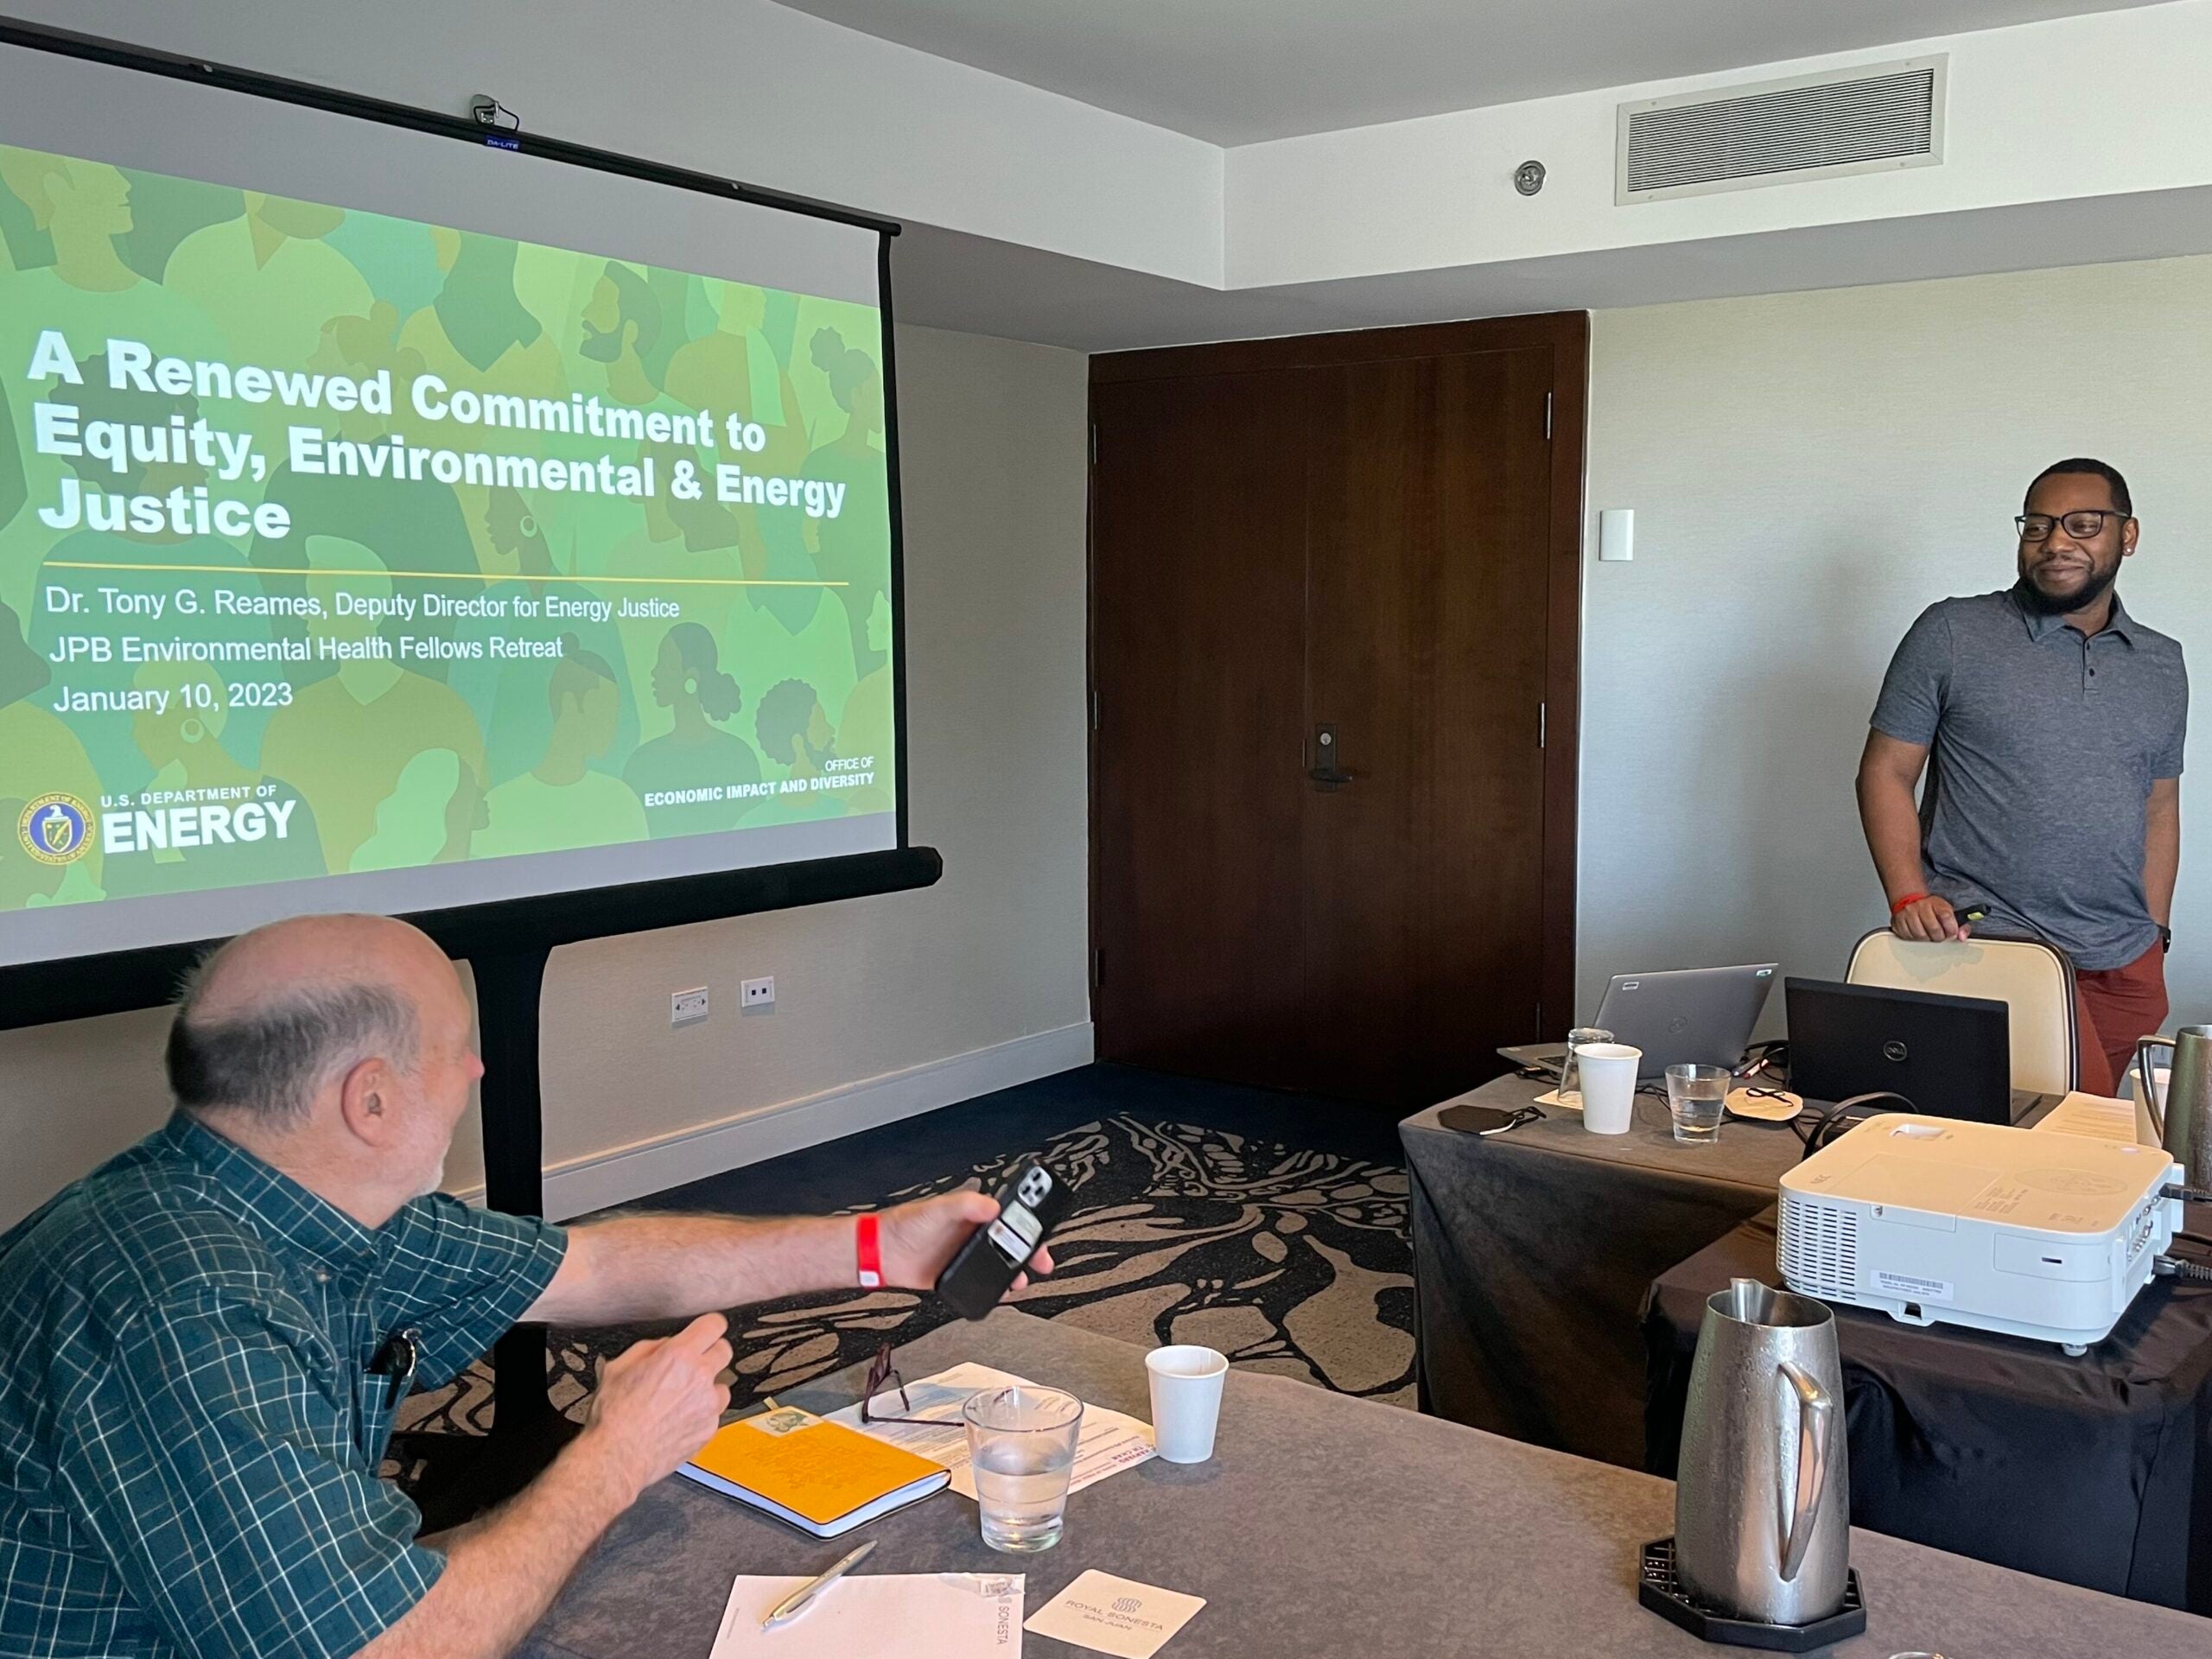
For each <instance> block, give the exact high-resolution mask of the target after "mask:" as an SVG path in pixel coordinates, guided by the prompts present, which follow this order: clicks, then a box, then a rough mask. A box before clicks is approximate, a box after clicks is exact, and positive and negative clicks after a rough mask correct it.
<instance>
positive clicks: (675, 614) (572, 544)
mask: <svg viewBox="0 0 2212 1659" xmlns="http://www.w3.org/2000/svg"><path fill="white" fill-rule="evenodd" d="M511 146H518V147H511ZM746 194H747V193H744V192H741V191H740V190H738V189H736V188H731V189H730V190H729V191H728V192H726V193H723V194H715V193H713V192H711V191H709V190H702V189H701V188H697V187H696V183H695V184H693V185H691V186H690V187H688V188H687V186H685V185H683V184H679V183H671V182H665V181H659V180H657V179H655V178H653V177H649V176H638V175H637V173H636V172H635V171H634V170H633V171H627V172H626V171H624V170H621V169H620V168H598V167H594V166H589V165H579V164H577V163H576V162H575V161H573V160H569V159H556V158H552V157H550V156H543V155H538V154H533V153H532V145H531V141H530V140H529V138H528V137H527V136H525V137H522V138H519V139H518V138H515V137H510V136H508V135H505V134H500V133H488V134H485V135H483V137H482V140H481V141H480V142H474V143H470V142H461V141H459V140H457V138H456V137H454V134H453V133H452V132H451V131H449V130H416V129H411V128H410V127H409V126H407V125H405V124H398V123H394V122H390V121H382V120H373V119H365V118H360V117H359V116H357V115H354V114H349V113H343V112H338V111H333V110H330V109H325V108H318V107H313V106H310V105H307V104H302V103H298V102H292V101H287V100H284V99H277V98H271V97H267V96H258V95H255V94H253V93H251V92H244V91H238V90H232V89H229V88H226V87H225V86H220V85H206V84H194V82H193V81H191V80H188V79H178V78H175V76H174V75H163V74H156V73H146V72H145V71H144V70H143V68H139V67H126V66H124V65H119V64H117V63H111V62H102V61H96V60H87V59H86V58H83V57H78V56H69V55H61V54H56V53H54V52H52V51H48V50H40V49H33V48H29V47H27V46H24V45H20V44H0V966H5V965H8V964H35V963H48V962H54V961H57V960H60V959H65V958H76V957H86V956H88V955H98V954H100V953H106V952H114V951H122V950H140V949H143V948H146V947H154V946H162V945H173V944H176V943H178V942H180V941H186V940H194V939H200V938H210V937H217V936H221V935H226V934H229V933H232V932H235V931H238V930H240V929H241V928H244V927H246V926H250V925H254V924H256V923H258V922H261V921H264V920H267V919H270V918H276V917H279V916H283V915H287V914H292V913H296V912H305V911H316V910H332V909H347V910H367V911H377V912H389V913H420V912H436V911H441V910H447V909H450V908H452V907H456V906H476V905H483V904H487V903H496V902H499V901H513V900H527V899H544V900H545V901H547V902H548V903H559V902H561V901H562V899H563V895H575V894H579V893H587V892H594V891H598V890H604V889H620V888H623V887H628V886H630V885H632V884H638V883H644V882H652V881H658V880H669V879H671V878H683V877H690V876H700V875H703V874H710V873H716V872H731V871H743V870H757V869H763V868H770V867H776V866H782V865H786V864H792V863H798V862H804V861H817V860H825V859H836V858H839V857H843V856H847V855H855V854H862V853H871V852H881V851H885V850H888V849H895V848H898V847H900V846H902V845H903V843H904V836H903V826H904V822H905V817H904V811H903V800H904V779H903V777H902V774H901V762H902V757H901V756H900V754H899V753H898V747H899V731H900V728H901V715H902V710H903V697H902V694H901V673H902V664H901V663H900V661H899V640H900V629H899V616H898V611H897V607H898V601H899V573H898V537H897V483H896V472H895V464H894V463H895V453H896V451H895V441H894V436H893V432H892V430H891V416H892V401H893V400H892V397H891V365H890V363H889V361H888V359H887V344H888V341H887V326H886V321H885V318H886V313H887V304H888V296H887V292H886V282H885V278H886V273H887V257H886V245H887V232H888V231H889V230H891V229H893V228H895V227H890V226H882V225H880V224H877V223H875V222H874V221H869V220H865V219H858V218H856V217H853V216H847V215H840V214H836V213H821V212H812V211H804V210H799V211H794V210H793V209H792V208H791V207H785V206H781V205H764V204H763V203H762V202H761V201H760V200H757V199H755V200H747V199H743V198H744V196H745V195H746Z"/></svg>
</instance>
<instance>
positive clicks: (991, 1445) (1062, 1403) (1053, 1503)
mask: <svg viewBox="0 0 2212 1659" xmlns="http://www.w3.org/2000/svg"><path fill="white" fill-rule="evenodd" d="M963 1414H964V1415H965V1416H966V1418H967V1421H968V1456H969V1466H970V1468H971V1470H972V1471H973V1472H974V1475H975V1478H976V1509H977V1510H978V1511H979V1512H980V1514H981V1516H982V1533H983V1541H984V1542H985V1543H986V1544H988V1545H989V1546H990V1547H991V1548H993V1549H1004V1550H1012V1551H1015V1552H1025V1551H1030V1550H1039V1549H1050V1548H1052V1546H1053V1545H1055V1544H1057V1543H1058V1542H1059V1541H1060V1531H1061V1528H1062V1525H1063V1523H1064V1518H1065V1511H1066V1509H1067V1501H1068V1480H1069V1477H1070V1476H1071V1474H1072V1473H1073V1471H1074V1469H1075V1448H1076V1440H1077V1435H1078V1433H1079V1431H1080V1429H1081V1427H1082V1422H1083V1402H1081V1401H1079V1400H1077V1399H1076V1398H1075V1397H1074V1396H1073V1395H1067V1394H1062V1393H1060V1392H1059V1391H1058V1389H1039V1388H1031V1387H1017V1388H1009V1389H987V1390H985V1391H984V1392H982V1393H981V1394H978V1395H975V1396H974V1397H973V1398H971V1399H970V1400H969V1402H968V1404H967V1406H966V1408H964V1412H963Z"/></svg>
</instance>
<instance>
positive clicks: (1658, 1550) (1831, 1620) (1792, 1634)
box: [1636, 1538, 1866, 1653]
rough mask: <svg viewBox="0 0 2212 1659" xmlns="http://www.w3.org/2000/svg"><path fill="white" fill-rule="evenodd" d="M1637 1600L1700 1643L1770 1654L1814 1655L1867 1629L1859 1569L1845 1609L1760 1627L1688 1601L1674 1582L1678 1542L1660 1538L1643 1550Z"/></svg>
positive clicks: (1851, 1578)
mask: <svg viewBox="0 0 2212 1659" xmlns="http://www.w3.org/2000/svg"><path fill="white" fill-rule="evenodd" d="M1636 1599H1637V1600H1638V1601H1639V1602H1641V1603H1642V1604H1643V1605H1644V1606H1645V1607H1647V1608H1649V1610H1650V1611H1653V1612H1655V1613H1656V1614H1658V1615H1659V1617H1660V1618H1663V1619H1665V1620H1666V1621H1667V1622H1668V1623H1669V1624H1679V1625H1680V1626H1681V1628H1682V1629H1684V1630H1688V1632H1689V1633H1690V1634H1691V1635H1692V1636H1694V1637H1697V1639H1698V1640H1699V1641H1700V1642H1711V1643H1719V1644H1721V1645H1723V1646H1726V1647H1732V1648H1763V1649H1765V1650H1766V1651H1767V1652H1769V1653H1810V1652H1811V1651H1812V1650H1813V1649H1815V1648H1825V1647H1827V1646H1830V1645H1831V1644H1833V1643H1837V1642H1841V1641H1844V1640H1846V1639H1847V1637H1854V1636H1859V1635H1861V1634H1863V1633H1864V1632H1865V1630H1866V1592H1864V1591H1862V1590H1861V1589H1860V1588H1859V1569H1858V1568H1857V1567H1851V1568H1849V1569H1848V1570H1847V1574H1846V1579H1845V1586H1844V1592H1843V1605H1842V1606H1841V1607H1840V1608H1838V1609H1837V1610H1836V1611H1834V1612H1833V1613H1831V1614H1829V1615H1828V1616H1827V1618H1816V1619H1815V1620H1814V1621H1813V1622H1812V1623H1811V1624H1760V1623H1759V1622H1758V1620H1756V1619H1749V1618H1728V1617H1726V1615H1724V1614H1721V1613H1717V1612H1714V1611H1713V1610H1712V1609H1711V1608H1708V1607H1705V1606H1702V1605H1700V1604H1698V1603H1697V1602H1694V1601H1693V1600H1691V1599H1690V1596H1689V1592H1688V1591H1686V1590H1684V1589H1683V1588H1682V1586H1681V1581H1680V1580H1677V1579H1676V1578H1675V1541H1674V1540H1673V1539H1672V1538H1662V1539H1660V1540H1658V1541H1656V1543H1649V1544H1646V1545H1645V1546H1644V1547H1643V1575H1642V1578H1641V1579H1640V1580H1639V1581H1638V1583H1637V1587H1636Z"/></svg>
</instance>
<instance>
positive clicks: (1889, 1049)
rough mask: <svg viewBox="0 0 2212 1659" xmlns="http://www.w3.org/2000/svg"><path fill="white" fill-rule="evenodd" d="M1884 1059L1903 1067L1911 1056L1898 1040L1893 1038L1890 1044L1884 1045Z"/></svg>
mask: <svg viewBox="0 0 2212 1659" xmlns="http://www.w3.org/2000/svg"><path fill="white" fill-rule="evenodd" d="M1882 1058H1884V1059H1885V1060H1894V1061H1896V1062H1897V1064H1898V1065H1904V1063H1905V1061H1906V1060H1908V1059H1909V1058H1911V1056H1910V1054H1909V1053H1907V1052H1906V1050H1905V1046H1904V1044H1903V1043H1901V1042H1899V1041H1897V1039H1896V1038H1894V1037H1892V1038H1891V1039H1890V1040H1889V1041H1888V1042H1886V1043H1884V1044H1883V1045H1882Z"/></svg>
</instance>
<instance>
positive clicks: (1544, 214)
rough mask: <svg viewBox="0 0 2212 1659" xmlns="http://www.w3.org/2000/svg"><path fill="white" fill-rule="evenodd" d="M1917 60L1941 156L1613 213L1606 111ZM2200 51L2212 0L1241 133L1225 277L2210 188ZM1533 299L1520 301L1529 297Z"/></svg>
mask: <svg viewBox="0 0 2212 1659" xmlns="http://www.w3.org/2000/svg"><path fill="white" fill-rule="evenodd" d="M1934 52H1944V53H1948V54H1950V74H1949V81H1948V89H1949V93H1948V95H1949V113H1948V129H1947V134H1948V136H1947V140H1946V143H1945V148H1944V159H1943V162H1942V165H1941V166H1939V167H1928V168H1914V169H1910V170H1906V171H1902V172H1891V173H1871V174H1861V175H1854V176H1851V177H1846V178H1835V179H1816V180H1807V181H1800V182H1797V183H1795V184H1788V185H1781V186H1775V187H1769V188H1760V189H1751V190H1738V191H1729V192H1725V193H1721V194H1713V195H1702V196H1687V197H1680V198H1675V199H1673V200H1663V201H1653V202H1640V203H1637V204H1634V205H1631V206H1630V207H1616V206H1615V205H1614V202H1613V173H1614V144H1615V141H1616V130H1615V114H1616V111H1617V110H1618V106H1619V105H1621V104H1623V103H1625V102H1629V101H1630V100H1634V99H1644V98H1662V97H1666V96H1669V95H1670V94H1672V93H1675V92H1693V91H1701V90H1703V89H1705V88H1707V87H1725V86H1744V85H1748V84H1751V83H1752V82H1757V81H1762V80H1769V79H1780V78H1782V77H1783V76H1787V75H1794V74H1802V73H1813V72H1815V71H1821V70H1826V69H1829V68H1834V67H1847V66H1850V65H1856V64H1866V63H1878V62H1884V61H1887V60H1893V59H1897V58H1904V57H1913V56H1921V55H1925V54H1929V53H1934ZM2209 61H2212V0H2179V3H2175V4H2170V5H2156V6H2147V7H2143V8H2140V9H2133V10H2120V11H2107V12H2101V13H2095V14H2093V15H2090V16H2080V17H2065V18H2059V19H2056V20H2054V21H2051V22H2043V23H2032V24H2026V25H2023V26H2020V27H2018V28H2013V29H1989V30H1986V31H1984V32H1982V33H1979V34H1971V35H1949V36H1945V37H1941V38H1936V39H1931V40H1926V41H1910V42H1907V43H1904V44H1901V45H1897V46H1894V47H1875V48H1867V49H1865V50H1862V51H1857V52H1849V53H1840V54H1833V55H1830V56H1827V57H1821V58H1807V59H1801V60H1794V61H1791V62H1788V63H1777V64H1764V65H1760V66H1758V67H1752V68H1747V69H1744V70H1741V71H1735V72H1731V73H1727V74H1726V75H1702V76H1697V77H1694V78H1689V79H1675V80H1668V81H1652V82H1648V83H1645V84H1643V85H1640V86H1609V87H1604V88H1601V89H1599V90H1598V91H1594V92H1575V93H1570V94H1567V95H1565V96H1561V97H1558V98H1547V99H1532V100H1530V101H1529V102H1526V103H1522V104H1507V105H1496V106H1494V107H1491V108H1489V109H1481V110H1463V111H1457V112H1455V113H1453V114H1451V115H1439V116H1430V117H1425V118H1421V119H1419V120H1413V121H1397V122H1390V123H1387V124H1379V125H1376V126H1369V127H1357V128H1353V129H1351V130H1346V131H1343V132H1327V133H1316V134H1313V135H1311V136H1308V137H1298V138H1282V139H1276V140H1274V141H1272V142H1270V143H1261V144H1247V145H1243V146H1242V147H1240V148H1238V149H1233V150H1231V151H1230V156H1229V176H1228V203H1229V206H1228V220H1229V243H1228V281H1229V285H1230V287H1232V288H1243V287H1264V286H1268V285H1270V284H1279V283H1313V282H1325V281H1329V280H1332V279H1338V278H1345V277H1365V276H1370V275H1373V274H1375V273H1378V272H1385V271H1403V270H1433V269H1438V268H1441V267H1447V266H1460V265H1473V264H1491V263H1497V262H1503V261H1510V260H1516V259H1529V258H1535V257H1548V256H1557V255H1561V254H1573V253H1577V252H1583V251H1591V250H1595V249H1605V248H1625V247H1635V246H1639V245H1658V244H1665V243H1678V242H1687V243H1695V242H1700V241H1706V240H1710V239H1713V238H1721V237H1733V236H1744V235H1751V234H1756V233H1760V232H1780V231H1786V230H1789V229H1793V228H1796V227H1799V226H1815V225H1828V224H1848V223H1852V222H1854V221H1870V222H1871V221H1878V220H1882V219H1899V220H1904V219H1912V218H1915V217H1923V216H1927V215H1933V214H1950V213H1964V212H1972V211H1975V210H1986V209H1988V208H1993V207H2005V206H2009V205H2012V204H2016V203H2023V202H2044V201H2062V200H2068V199H2072V198H2085V197H2095V196H2101V195H2108V194H2123V195H2124V194H2135V193H2139V192H2143V191H2150V190H2168V189H2177V188H2188V187H2197V186H2203V185H2206V184H2212V102H2208V100H2206V99H2204V98H2203V97H2202V77H2203V70H2204V66H2205V65H2206V64H2207V62H2209ZM1531 156H1535V157H1537V158H1540V159H1541V160H1542V161H1543V162H1544V163H1545V165H1546V166H1547V167H1548V168H1549V169H1550V177H1549V178H1548V180H1547V181H1546V183H1545V186H1544V189H1543V193H1542V194H1541V195H1538V196H1535V197H1534V198H1529V199H1524V198H1522V197H1521V196H1519V195H1518V194H1516V193H1515V191H1514V189H1513V187H1512V182H1511V178H1512V173H1513V169H1514V168H1515V167H1516V166H1517V165H1518V164H1519V163H1520V162H1522V161H1523V160H1525V159H1527V158H1529V157H1531ZM1869 234H1870V235H1876V234H1877V233H1876V232H1872V231H1870V232H1869ZM2201 247H2202V244H2201V243H2197V244H2190V245H2187V246H2186V248H2176V249H2173V250H2171V251H2194V250H2195V249H2196V248H2201ZM2053 263H2055V262H2053ZM1544 304H1545V302H1544V300H1543V298H1542V296H1541V293H1538V292H1532V293H1531V294H1530V295H1529V306H1528V308H1529V309H1531V310H1540V309H1542V308H1543V307H1544Z"/></svg>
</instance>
